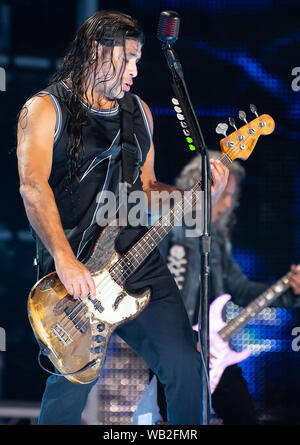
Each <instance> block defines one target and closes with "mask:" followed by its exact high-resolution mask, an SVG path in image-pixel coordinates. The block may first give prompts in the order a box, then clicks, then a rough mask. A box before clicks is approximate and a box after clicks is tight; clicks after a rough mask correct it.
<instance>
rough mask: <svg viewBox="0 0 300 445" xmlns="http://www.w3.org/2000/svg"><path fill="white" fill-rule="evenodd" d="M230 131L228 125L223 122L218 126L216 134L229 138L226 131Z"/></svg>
mask: <svg viewBox="0 0 300 445" xmlns="http://www.w3.org/2000/svg"><path fill="white" fill-rule="evenodd" d="M227 130H228V125H227V124H225V123H223V122H221V123H220V124H218V125H217V128H216V133H218V134H224V136H225V137H227V134H226V131H227Z"/></svg>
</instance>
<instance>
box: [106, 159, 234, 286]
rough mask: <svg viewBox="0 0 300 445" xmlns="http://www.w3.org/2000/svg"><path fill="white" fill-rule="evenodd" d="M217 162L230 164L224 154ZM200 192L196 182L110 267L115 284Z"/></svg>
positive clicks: (125, 275)
mask: <svg viewBox="0 0 300 445" xmlns="http://www.w3.org/2000/svg"><path fill="white" fill-rule="evenodd" d="M219 160H220V161H221V162H222V163H223V164H224V165H226V166H228V165H229V164H230V163H231V162H232V161H231V159H230V158H229V157H228V156H227V155H226V153H225V154H223V155H222V156H221V157H220V158H219ZM200 190H201V182H197V183H196V184H195V185H194V187H193V188H192V189H191V190H190V191H189V192H185V193H186V194H185V195H184V197H182V199H181V200H180V201H179V202H175V204H173V206H172V207H171V209H170V211H169V212H168V213H167V214H166V215H163V216H161V217H160V218H159V220H158V221H157V222H156V223H155V224H154V225H153V226H152V227H151V228H150V229H149V230H147V232H146V233H145V234H144V235H143V236H142V237H141V238H140V239H139V240H138V241H137V242H136V243H135V244H134V245H133V247H131V249H129V250H128V252H127V253H126V254H124V255H123V256H122V258H120V260H119V261H117V263H115V264H114V265H113V266H112V267H111V269H110V271H109V272H110V274H111V276H112V277H113V279H114V280H115V281H116V282H117V283H119V284H123V283H124V281H125V280H126V279H127V278H129V277H130V275H132V274H133V273H134V271H135V270H136V269H137V268H138V267H139V266H140V265H141V264H142V263H143V262H144V261H145V259H146V258H147V257H148V256H149V255H150V253H151V252H152V251H153V250H154V249H155V248H156V246H157V245H158V244H159V243H160V241H161V240H162V239H163V238H164V237H165V236H166V235H167V234H168V233H169V232H170V230H171V229H172V227H173V226H174V225H175V224H176V223H178V222H180V221H181V220H182V218H183V210H184V211H185V212H186V211H188V210H191V209H192V208H194V206H195V205H196V204H197V202H199V200H200V193H199V192H200ZM197 192H198V193H197Z"/></svg>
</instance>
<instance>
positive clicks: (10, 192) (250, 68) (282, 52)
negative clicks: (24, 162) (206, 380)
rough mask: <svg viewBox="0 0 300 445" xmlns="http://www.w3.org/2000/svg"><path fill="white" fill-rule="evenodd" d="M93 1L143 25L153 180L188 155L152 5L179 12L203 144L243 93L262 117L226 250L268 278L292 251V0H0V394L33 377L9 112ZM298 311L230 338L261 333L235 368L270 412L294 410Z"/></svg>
mask: <svg viewBox="0 0 300 445" xmlns="http://www.w3.org/2000/svg"><path fill="white" fill-rule="evenodd" d="M93 5H94V6H95V5H96V8H98V9H117V10H121V11H123V12H126V13H129V14H130V15H132V16H134V17H135V18H137V19H138V20H139V22H140V24H141V25H142V27H143V28H144V31H145V34H146V43H145V46H144V49H143V59H142V61H141V62H140V63H139V65H138V68H139V76H138V78H137V79H136V80H135V83H134V89H133V92H134V93H136V94H138V95H139V96H141V97H142V98H143V99H144V100H145V101H146V102H147V103H148V105H149V106H150V108H151V110H152V112H153V116H154V125H155V135H154V142H155V147H156V161H155V167H156V174H157V178H158V179H159V180H160V181H164V182H167V183H173V181H174V178H175V176H176V175H177V174H178V173H179V172H180V170H181V168H182V167H183V166H184V165H185V163H186V162H187V161H189V160H190V159H191V158H192V157H193V156H194V155H195V154H194V153H192V152H190V151H189V148H188V146H187V144H186V142H185V140H184V137H183V135H182V132H181V129H180V127H179V125H178V122H177V119H176V117H175V113H174V112H173V111H172V106H171V98H172V89H171V85H170V80H171V75H170V72H169V69H168V67H167V65H166V62H165V60H164V56H163V54H162V51H161V48H160V42H159V41H158V40H157V39H156V29H157V23H158V16H159V13H160V12H161V11H162V10H164V9H174V10H176V11H177V12H179V13H180V14H181V18H182V22H181V28H180V38H179V40H178V42H177V43H176V45H175V49H176V52H177V54H178V55H179V57H180V60H181V62H182V65H183V69H184V74H185V79H186V83H187V85H188V89H189V93H190V96H191V99H192V102H193V105H194V108H195V110H196V113H197V116H198V117H199V122H200V125H201V128H202V130H203V133H204V137H205V140H206V143H207V145H208V146H209V147H211V148H218V146H219V144H218V141H219V139H220V138H219V136H218V135H217V134H216V133H215V131H214V129H215V127H216V125H217V124H218V123H219V122H225V121H226V120H227V118H228V116H232V117H234V118H235V120H236V123H237V124H238V126H240V125H242V122H241V121H240V120H239V119H238V111H239V110H240V109H243V110H245V111H246V112H247V117H248V120H249V121H250V120H252V118H254V115H253V114H252V113H251V112H250V110H249V104H250V103H254V104H255V105H256V106H257V108H258V112H259V114H264V113H267V114H270V115H271V116H272V117H273V118H274V120H275V125H276V128H275V131H274V133H273V134H272V135H270V136H266V137H261V139H260V140H259V142H258V145H257V147H256V148H255V150H254V152H253V154H252V155H251V157H250V158H249V159H248V160H247V161H246V163H245V164H244V165H245V168H246V172H247V178H246V180H245V183H244V185H243V195H242V199H241V203H240V208H239V209H238V224H237V225H236V227H235V230H234V233H233V246H234V253H235V258H236V259H237V261H238V262H239V263H240V265H241V266H242V267H243V270H244V272H245V273H246V275H247V276H248V277H249V278H250V279H254V280H257V281H265V282H268V283H272V282H273V281H275V280H276V279H278V278H279V277H280V276H282V275H283V274H285V273H286V272H287V270H288V269H289V265H290V264H291V263H293V262H297V261H298V260H299V257H300V255H299V251H300V226H299V217H300V178H299V138H300V133H299V117H300V92H295V91H293V90H292V87H291V83H292V80H293V76H292V75H291V71H292V69H293V68H294V67H297V66H300V55H299V54H300V19H299V17H300V4H299V2H298V1H288V0H282V1H275V0H260V1H258V0H245V1H241V0H227V1H221V0H202V1H189V0H185V1H179V0H177V1H175V0H173V1H171V0H169V1H158V0H157V1H138V0H128V1H126V2H124V1H116V0H109V1H108V0H99V2H98V1H91V2H89V1H86V2H84V1H80V0H79V1H75V0H73V1H71V0H65V1H64V2H62V1H57V0H51V1H48V0H39V1H37V0H36V1H34V0H18V1H17V0H15V1H13V0H12V1H3V0H2V1H1V0H0V66H1V67H4V68H5V70H6V91H2V92H0V132H1V167H2V169H1V175H0V187H1V191H2V200H1V202H2V206H1V217H0V252H1V266H0V273H1V281H0V301H1V306H0V326H1V327H3V328H5V330H6V339H7V344H6V349H7V350H6V351H5V352H0V354H1V355H0V358H1V362H0V365H1V363H2V368H0V369H2V378H0V395H1V396H2V398H3V399H15V400H39V399H40V397H41V394H42V389H43V384H44V379H45V374H44V373H43V372H42V371H40V369H39V367H38V365H37V361H36V357H37V346H36V342H35V340H34V338H33V336H32V334H31V330H30V327H29V324H28V322H27V317H26V299H27V295H28V292H29V290H30V288H31V287H32V285H33V284H34V282H35V270H34V268H33V266H32V262H33V258H34V243H33V242H32V240H31V238H30V235H29V233H28V223H27V220H26V215H25V211H24V208H23V204H22V201H21V198H20V195H19V193H18V187H19V182H18V175H17V162H16V156H15V154H14V152H13V150H14V147H15V144H16V139H15V126H16V120H17V114H18V112H19V110H20V107H21V106H22V105H23V103H24V101H25V100H26V99H27V98H28V97H30V96H31V95H32V94H34V93H35V92H38V91H39V90H41V89H43V88H44V87H45V86H46V85H47V83H48V82H49V79H50V78H51V75H52V74H53V73H54V72H55V69H56V67H57V65H58V63H59V60H60V58H61V57H62V56H63V55H64V53H65V51H66V49H67V48H68V44H69V42H70V41H71V40H72V39H73V37H74V35H75V32H76V30H77V29H78V23H81V22H82V21H83V20H84V19H85V18H86V15H85V14H86V13H87V15H90V14H89V13H88V7H89V6H90V7H93ZM92 12H94V11H93V10H92V11H91V13H92ZM299 84H300V82H299ZM10 150H11V151H12V154H8V152H9V151H10ZM233 310H235V309H233ZM268 314H271V315H270V316H269V315H268ZM268 317H269V318H268ZM299 322H300V320H299V310H294V311H290V310H286V309H277V310H276V309H272V310H271V312H267V313H264V314H263V316H261V317H260V318H259V319H258V320H256V321H255V322H253V323H252V324H251V325H250V326H249V327H248V328H246V329H248V331H247V330H246V331H244V333H243V334H241V335H240V336H238V337H237V340H236V342H237V344H238V345H240V346H241V347H242V346H245V345H246V344H247V342H248V343H249V339H250V342H251V343H252V344H256V345H262V348H261V350H260V352H258V353H257V354H254V356H253V357H252V358H250V359H248V360H247V361H245V362H244V363H243V371H244V375H245V376H246V378H247V380H248V381H249V387H250V390H251V392H252V394H253V397H254V399H255V403H256V405H257V407H258V409H259V410H261V412H262V413H267V414H266V415H265V418H272V419H275V420H274V422H275V423H288V422H291V423H298V422H299V421H300V419H299V417H300V416H299V415H298V411H299V410H297V400H298V398H299V396H300V389H299V385H298V383H297V376H298V373H299V368H300V364H299V357H298V355H299V353H297V352H293V351H292V350H291V342H292V336H291V329H292V328H293V327H294V326H297V325H298V324H299ZM245 332H246V334H247V333H248V334H247V335H246V334H245ZM266 340H269V343H266ZM266 344H267V345H269V346H270V347H266ZM268 416H269V417H268ZM272 416H273V417H272Z"/></svg>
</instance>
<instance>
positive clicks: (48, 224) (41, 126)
mask: <svg viewBox="0 0 300 445" xmlns="http://www.w3.org/2000/svg"><path fill="white" fill-rule="evenodd" d="M55 121H56V114H55V109H54V107H53V105H52V102H51V100H50V98H49V97H47V96H43V97H40V96H36V97H34V98H32V99H30V100H29V101H28V102H27V103H26V104H25V106H24V107H23V109H22V111H21V114H20V118H19V122H18V147H17V156H18V169H19V177H20V193H21V196H22V198H23V202H24V206H25V210H26V214H27V217H28V219H29V222H30V224H31V225H32V227H33V228H34V230H35V231H36V232H37V234H38V236H39V237H40V239H41V240H42V242H43V243H44V245H45V246H46V248H47V249H48V251H49V252H50V254H51V255H52V257H53V259H54V262H55V267H56V272H57V274H58V276H59V278H60V280H61V281H62V283H63V284H64V286H65V287H66V289H67V291H68V292H69V293H70V295H73V296H74V298H78V297H82V298H84V297H85V296H86V295H87V294H88V292H89V291H91V294H92V293H93V292H94V281H93V279H92V277H91V275H90V273H89V271H88V270H87V269H86V268H85V266H84V265H83V264H81V263H80V262H79V261H78V260H77V259H76V257H75V255H74V253H73V251H72V249H71V246H70V244H69V242H68V240H67V238H66V236H65V233H64V231H63V227H62V224H61V220H60V216H59V212H58V209H57V206H56V202H55V198H54V194H53V191H52V189H51V187H50V185H49V183H48V180H49V176H50V173H51V168H52V154H53V142H54V131H55Z"/></svg>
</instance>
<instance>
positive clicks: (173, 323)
mask: <svg viewBox="0 0 300 445" xmlns="http://www.w3.org/2000/svg"><path fill="white" fill-rule="evenodd" d="M142 45H143V32H142V30H141V29H140V27H139V25H138V24H137V22H136V21H135V20H134V19H133V18H131V17H129V16H127V15H125V14H123V13H120V12H115V11H113V12H111V11H100V12H98V13H96V14H94V15H93V16H91V17H89V18H88V19H87V20H86V21H85V22H84V23H83V25H82V26H81V28H80V30H79V31H78V33H77V35H76V37H75V39H74V41H73V43H72V45H71V48H70V50H69V52H68V53H67V54H66V56H65V58H64V60H63V62H62V65H61V67H60V69H59V71H58V72H57V74H56V75H55V76H54V79H53V81H52V83H51V84H50V85H49V86H48V87H47V88H46V89H45V90H44V91H42V92H40V93H39V94H37V95H35V96H33V97H32V98H31V99H29V100H28V101H27V102H26V104H25V105H24V107H23V108H22V110H21V113H20V117H19V125H18V152H17V154H18V161H19V175H20V192H21V195H22V198H23V201H24V205H25V209H26V213H27V216H28V219H29V222H30V224H31V226H32V227H33V229H34V231H35V234H36V240H37V259H38V267H39V277H42V276H44V275H46V274H48V273H50V272H52V271H54V270H56V272H57V274H58V277H59V279H60V280H61V282H62V283H63V285H64V286H65V288H66V290H67V291H68V293H69V294H70V295H71V296H73V298H74V299H78V298H80V299H84V298H86V297H87V296H88V294H90V296H91V298H92V299H94V298H95V284H94V281H93V279H92V276H91V274H90V272H89V270H88V269H87V268H86V267H85V266H84V264H83V262H84V261H85V260H86V259H87V258H88V256H89V254H90V252H91V249H92V247H93V243H94V242H95V239H96V237H97V234H98V231H99V226H98V225H97V221H96V215H97V213H98V211H99V210H100V209H99V202H100V201H99V196H101V192H102V191H103V190H109V191H111V192H113V193H114V194H115V195H117V189H118V184H119V183H120V182H121V181H122V178H123V179H124V167H125V168H126V169H127V168H128V167H129V169H130V170H131V173H130V174H129V176H130V177H131V178H132V181H131V183H130V181H129V184H130V185H132V184H133V186H132V190H143V191H144V192H145V193H146V194H147V196H148V200H150V198H151V192H152V191H161V190H166V191H168V192H171V191H173V190H174V187H170V186H167V185H165V184H162V183H160V182H158V181H157V180H156V177H155V173H154V169H153V166H154V148H153V143H152V127H153V123H152V116H151V113H150V110H149V108H148V107H147V105H146V104H145V103H144V102H143V101H142V100H141V99H140V98H139V97H138V96H135V95H132V94H130V89H131V87H132V84H133V81H134V78H135V77H136V76H137V62H138V61H139V60H140V58H141V50H142ZM124 110H125V111H126V110H127V116H128V110H129V114H130V115H131V122H133V125H132V126H133V130H132V131H133V134H132V136H134V140H135V154H136V157H135V158H134V159H133V160H132V161H131V162H129V164H132V165H128V162H127V164H126V162H125V163H123V157H124V151H123V150H121V144H122V134H123V132H124V128H125V126H124V124H122V123H121V120H122V119H123V117H122V116H124ZM130 110H131V112H130ZM121 127H122V128H121ZM121 130H122V131H121ZM211 166H212V174H213V178H214V185H213V187H212V202H213V204H215V203H216V202H217V200H218V199H219V197H220V195H221V193H222V192H223V190H224V188H225V185H226V183H227V178H228V169H227V168H226V167H224V166H223V165H222V164H221V162H218V161H212V162H211ZM127 182H128V181H127ZM142 233H143V229H142V228H140V227H137V228H136V227H135V228H134V227H126V228H125V230H122V231H121V234H120V236H119V237H118V239H117V240H116V248H117V250H119V251H125V250H126V249H127V248H129V247H130V246H131V245H132V244H133V242H134V241H136V239H137V238H139V237H140V236H141V234H142ZM146 286H150V287H151V289H152V298H151V302H150V304H149V305H148V306H147V307H146V309H145V310H144V311H143V312H142V313H141V314H140V315H139V316H138V317H137V318H136V319H134V320H132V321H130V322H128V323H126V324H124V325H123V326H121V327H119V328H118V329H117V333H118V334H119V335H120V336H121V337H122V339H123V340H125V342H127V343H128V344H129V345H130V346H131V347H132V349H133V350H135V351H136V352H137V353H138V354H139V355H140V356H141V357H142V358H143V359H144V360H145V362H146V363H147V364H148V366H149V368H151V369H153V371H154V372H155V373H156V374H157V375H158V376H159V378H160V380H161V381H162V382H163V383H164V385H165V388H166V399H167V405H168V416H169V420H170V422H171V423H172V424H176V425H181V424H186V425H190V424H194V425H195V424H198V423H199V419H200V412H201V406H200V397H194V394H195V388H197V387H199V386H200V374H201V372H200V371H201V362H200V359H199V354H198V353H197V351H196V344H195V338H194V334H193V331H192V328H191V326H190V323H189V320H188V317H187V314H186V311H185V308H184V305H183V303H182V299H181V296H180V293H179V291H178V288H177V286H176V283H175V281H174V280H173V278H172V276H171V274H170V272H169V270H168V268H167V266H166V265H165V262H164V261H163V259H162V258H161V256H160V254H159V252H158V250H157V249H155V250H154V251H153V252H152V253H151V254H150V256H149V257H148V259H147V260H146V262H145V263H144V265H143V266H142V267H140V268H139V269H138V270H137V271H136V273H135V274H134V275H133V276H131V277H130V278H129V279H128V282H127V288H128V290H131V291H132V292H134V291H137V290H139V289H141V288H144V287H146ZM186 363H189V366H186ZM94 383H95V381H94V382H92V383H90V384H85V385H81V384H74V383H72V382H70V381H68V380H67V379H66V378H65V377H62V376H56V375H52V376H51V377H49V378H48V380H47V383H46V389H45V393H44V396H43V400H42V405H41V412H40V417H39V421H38V423H39V424H40V425H45V424H48V425H58V424H64V425H67V424H69V425H76V424H80V422H81V413H82V410H83V409H84V406H85V403H86V400H87V396H88V393H89V391H90V389H91V387H92V385H93V384H94Z"/></svg>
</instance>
